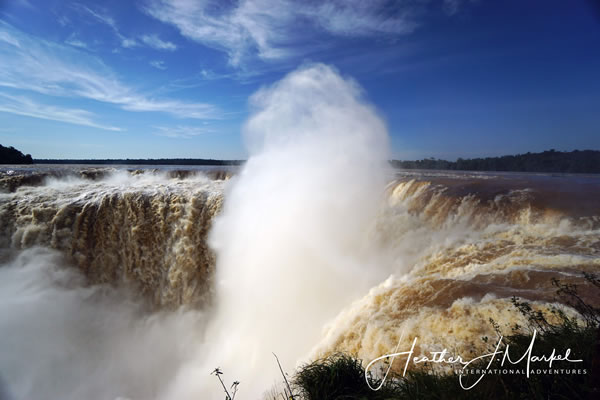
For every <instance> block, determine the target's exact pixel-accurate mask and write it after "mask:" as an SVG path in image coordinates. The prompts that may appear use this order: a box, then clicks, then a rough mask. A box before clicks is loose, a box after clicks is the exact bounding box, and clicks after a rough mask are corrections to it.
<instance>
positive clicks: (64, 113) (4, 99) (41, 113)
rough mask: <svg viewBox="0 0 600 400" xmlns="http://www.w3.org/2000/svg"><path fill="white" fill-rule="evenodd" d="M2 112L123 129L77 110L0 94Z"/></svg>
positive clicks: (101, 127) (111, 129) (0, 110)
mask: <svg viewBox="0 0 600 400" xmlns="http://www.w3.org/2000/svg"><path fill="white" fill-rule="evenodd" d="M0 112H7V113H11V114H16V115H24V116H27V117H33V118H41V119H47V120H52V121H60V122H66V123H69V124H76V125H84V126H91V127H93V128H99V129H105V130H109V131H120V130H122V129H121V128H117V127H114V126H107V125H101V124H99V123H96V122H94V121H93V119H92V118H93V117H94V114H92V113H90V112H89V111H86V110H81V109H76V108H62V107H56V106H49V105H45V104H40V103H38V102H35V101H33V100H31V99H28V98H26V97H24V96H11V95H8V94H5V93H0Z"/></svg>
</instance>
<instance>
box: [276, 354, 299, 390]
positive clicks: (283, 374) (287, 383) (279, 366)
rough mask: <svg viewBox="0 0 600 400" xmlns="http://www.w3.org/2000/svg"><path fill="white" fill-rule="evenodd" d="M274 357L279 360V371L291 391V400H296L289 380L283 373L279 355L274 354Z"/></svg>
mask: <svg viewBox="0 0 600 400" xmlns="http://www.w3.org/2000/svg"><path fill="white" fill-rule="evenodd" d="M273 355H274V356H275V359H276V360H277V365H279V370H280V371H281V375H282V376H283V380H284V381H285V384H286V386H287V388H288V390H289V391H290V399H291V400H294V394H293V393H292V388H291V387H290V383H289V382H288V380H287V378H286V377H285V372H283V368H281V363H280V362H279V358H278V357H277V354H275V353H273Z"/></svg>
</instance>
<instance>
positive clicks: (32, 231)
mask: <svg viewBox="0 0 600 400" xmlns="http://www.w3.org/2000/svg"><path fill="white" fill-rule="evenodd" d="M21 178H28V179H21ZM4 180H5V182H6V181H7V180H8V181H10V183H13V182H14V181H15V180H19V183H21V184H24V183H29V184H37V186H19V187H12V188H11V189H13V192H12V193H4V194H0V225H1V228H0V248H1V249H2V253H1V254H2V256H3V258H4V259H6V258H8V257H10V255H11V253H14V252H15V251H16V250H20V249H26V248H30V247H33V246H44V247H50V248H54V249H57V250H60V251H61V252H62V253H63V254H64V255H65V256H66V257H67V259H68V260H69V261H70V262H71V263H73V264H75V265H76V266H77V267H78V268H79V269H80V270H82V271H83V272H84V274H85V276H86V277H87V279H88V283H91V284H96V283H111V284H120V283H128V284H130V285H133V286H134V287H137V288H138V289H139V290H140V291H141V293H143V295H144V296H146V297H148V298H149V299H151V300H152V301H153V303H155V304H157V305H163V306H164V305H168V306H175V305H180V304H191V303H199V302H203V301H204V300H206V298H207V296H208V294H209V292H210V282H209V281H210V277H211V276H212V271H213V268H214V255H213V253H212V252H211V251H210V250H209V249H208V246H207V244H206V236H207V234H208V231H209V229H210V226H211V220H212V218H213V217H214V216H215V215H216V214H217V213H218V211H219V210H220V208H221V204H222V200H223V197H222V190H223V180H213V179H211V178H209V177H207V176H205V175H203V174H191V173H187V174H183V173H181V172H180V173H171V174H167V173H157V172H152V171H146V172H144V171H133V172H128V171H120V172H114V171H113V172H110V171H107V170H96V171H94V170H87V171H77V173H76V174H72V175H67V176H62V177H61V178H53V177H52V176H51V174H45V175H39V174H37V175H36V174H33V175H29V176H25V175H20V176H18V177H15V176H5V177H4ZM11 180H12V181H11Z"/></svg>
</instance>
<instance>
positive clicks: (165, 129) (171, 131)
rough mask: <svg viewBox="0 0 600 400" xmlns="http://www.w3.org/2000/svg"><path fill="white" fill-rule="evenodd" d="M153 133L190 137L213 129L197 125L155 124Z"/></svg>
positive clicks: (210, 131) (171, 136) (212, 131)
mask: <svg viewBox="0 0 600 400" xmlns="http://www.w3.org/2000/svg"><path fill="white" fill-rule="evenodd" d="M156 130H157V131H156V132H155V134H156V135H158V136H166V137H170V138H179V139H191V138H193V137H194V136H200V135H206V134H207V133H214V130H212V129H210V128H206V127H198V126H157V127H156Z"/></svg>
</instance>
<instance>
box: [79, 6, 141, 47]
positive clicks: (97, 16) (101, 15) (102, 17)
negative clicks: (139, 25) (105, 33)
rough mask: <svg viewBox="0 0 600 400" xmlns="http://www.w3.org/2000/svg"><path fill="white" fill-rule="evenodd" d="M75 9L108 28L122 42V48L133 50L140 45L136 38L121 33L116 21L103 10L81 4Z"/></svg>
mask: <svg viewBox="0 0 600 400" xmlns="http://www.w3.org/2000/svg"><path fill="white" fill-rule="evenodd" d="M73 8H74V9H75V10H77V11H78V12H80V13H81V14H85V15H88V16H90V17H92V18H93V19H94V20H96V22H99V23H101V24H104V25H106V26H108V27H109V28H110V29H111V30H112V31H113V33H114V34H115V35H116V36H117V38H118V39H119V41H120V42H121V46H122V47H125V48H131V47H135V46H137V45H138V43H137V41H136V40H135V39H134V38H128V37H126V36H125V35H123V34H122V33H121V31H120V30H119V27H118V26H117V22H116V21H115V19H114V18H113V17H112V16H110V15H109V14H108V13H107V12H106V11H104V10H101V9H99V8H94V9H92V8H90V7H88V6H86V5H83V4H79V3H75V4H74V5H73Z"/></svg>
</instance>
